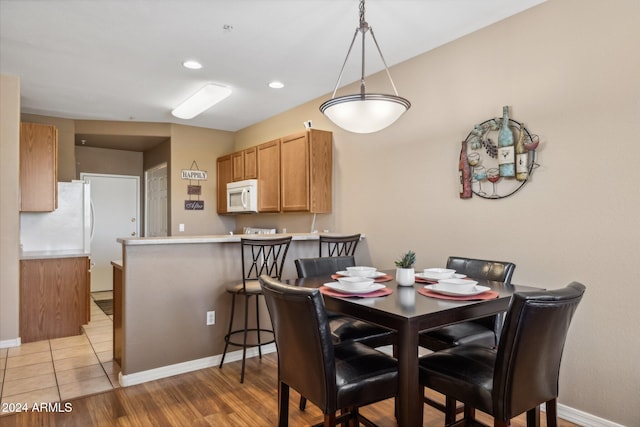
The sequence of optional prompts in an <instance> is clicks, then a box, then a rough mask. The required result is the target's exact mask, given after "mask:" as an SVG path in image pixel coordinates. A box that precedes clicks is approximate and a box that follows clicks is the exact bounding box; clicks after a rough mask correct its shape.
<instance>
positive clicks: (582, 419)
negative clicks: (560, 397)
mask: <svg viewBox="0 0 640 427" xmlns="http://www.w3.org/2000/svg"><path fill="white" fill-rule="evenodd" d="M558 418H562V419H563V420H567V421H570V422H572V423H574V424H578V425H579V426H584V427H625V426H624V425H622V424H618V423H614V422H613V421H609V420H605V419H604V418H600V417H597V416H595V415H592V414H589V413H587V412H583V411H580V410H578V409H575V408H572V407H570V406H567V405H562V404H560V403H559V404H558Z"/></svg>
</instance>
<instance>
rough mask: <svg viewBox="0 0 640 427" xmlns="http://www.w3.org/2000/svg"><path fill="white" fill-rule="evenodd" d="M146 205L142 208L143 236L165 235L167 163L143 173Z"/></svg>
mask: <svg viewBox="0 0 640 427" xmlns="http://www.w3.org/2000/svg"><path fill="white" fill-rule="evenodd" d="M144 177H145V196H146V199H145V200H146V205H145V209H144V215H145V221H144V228H145V231H144V235H145V237H159V236H166V235H167V217H168V213H169V212H168V197H167V164H166V163H163V164H162V165H160V166H157V167H155V168H153V169H149V170H148V171H146V172H145V174H144Z"/></svg>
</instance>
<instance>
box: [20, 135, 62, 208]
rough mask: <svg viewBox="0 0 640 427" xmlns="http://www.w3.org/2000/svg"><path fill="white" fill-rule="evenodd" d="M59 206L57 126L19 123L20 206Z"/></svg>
mask: <svg viewBox="0 0 640 427" xmlns="http://www.w3.org/2000/svg"><path fill="white" fill-rule="evenodd" d="M57 207H58V129H57V128H56V127H55V126H50V125H42V124H38V123H21V124H20V210H21V211H22V212H51V211H53V210H55V209H56V208H57Z"/></svg>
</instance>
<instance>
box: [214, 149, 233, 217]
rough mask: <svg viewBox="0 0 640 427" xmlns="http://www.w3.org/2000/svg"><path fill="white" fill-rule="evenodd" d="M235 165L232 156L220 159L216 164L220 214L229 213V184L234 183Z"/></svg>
mask: <svg viewBox="0 0 640 427" xmlns="http://www.w3.org/2000/svg"><path fill="white" fill-rule="evenodd" d="M232 174H233V165H232V161H231V154H229V155H227V156H222V157H218V160H217V162H216V180H217V183H216V187H217V193H218V194H217V197H216V198H217V205H218V213H219V214H226V213H227V183H229V182H232V181H233V176H232Z"/></svg>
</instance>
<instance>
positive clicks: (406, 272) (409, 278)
mask: <svg viewBox="0 0 640 427" xmlns="http://www.w3.org/2000/svg"><path fill="white" fill-rule="evenodd" d="M396 282H398V285H400V286H412V285H413V284H414V283H415V282H416V271H415V270H414V269H413V268H396Z"/></svg>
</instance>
